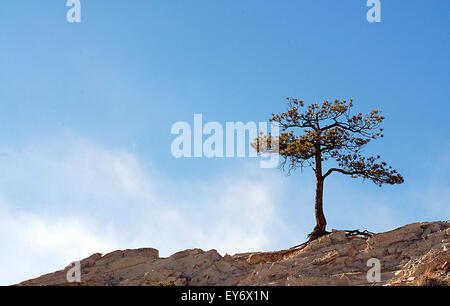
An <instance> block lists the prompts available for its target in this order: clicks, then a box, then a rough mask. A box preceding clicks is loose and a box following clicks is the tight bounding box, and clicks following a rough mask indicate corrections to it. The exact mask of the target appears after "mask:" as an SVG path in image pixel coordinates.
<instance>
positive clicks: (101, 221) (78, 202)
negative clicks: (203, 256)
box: [0, 138, 285, 284]
mask: <svg viewBox="0 0 450 306" xmlns="http://www.w3.org/2000/svg"><path fill="white" fill-rule="evenodd" d="M12 156H13V158H12V159H10V161H9V163H8V165H6V167H5V169H4V175H2V176H1V177H0V181H1V182H0V183H1V185H2V186H6V187H5V188H3V189H2V190H0V200H1V199H2V198H3V202H2V204H1V206H0V214H1V217H0V222H1V225H0V244H2V248H3V249H4V250H6V252H5V251H4V252H3V254H2V255H1V257H0V259H2V260H1V262H0V270H1V271H3V273H2V276H1V277H0V283H1V284H11V283H14V282H18V281H21V280H24V279H27V278H30V277H35V276H38V275H40V274H42V273H47V272H50V271H54V270H57V269H61V268H63V267H64V266H65V265H67V264H68V263H69V262H71V261H73V260H77V259H81V258H84V257H86V256H89V255H90V254H92V253H95V252H103V253H105V252H108V251H112V250H115V249H118V248H121V249H124V248H134V247H154V248H158V249H159V250H160V253H161V256H168V255H170V254H171V253H173V252H176V251H179V250H182V249H185V248H194V247H200V248H204V249H210V248H215V249H217V250H218V251H219V252H221V253H222V254H224V253H230V254H233V253H236V252H244V251H249V250H262V249H267V248H269V247H270V246H271V243H272V242H273V240H274V239H275V237H276V236H277V235H278V234H280V233H282V232H283V231H284V230H285V228H284V226H283V224H282V222H281V219H280V217H279V216H278V215H277V209H276V207H275V203H276V199H275V197H276V191H277V190H276V188H277V186H278V185H277V183H276V178H274V177H273V176H270V175H269V176H267V177H265V178H259V177H258V176H257V175H255V174H254V173H253V174H252V171H253V169H252V168H251V167H249V168H248V169H246V171H245V173H246V174H245V175H243V174H242V172H241V171H237V172H236V173H234V172H233V171H228V172H227V173H222V175H218V176H217V178H216V180H211V179H210V180H208V181H199V182H182V181H173V180H170V179H169V178H164V177H161V175H154V174H152V173H151V171H143V170H142V169H143V167H142V166H141V165H140V163H139V161H138V160H137V159H136V158H135V157H134V156H133V155H132V154H129V153H127V152H123V151H120V150H107V149H105V148H103V147H100V146H98V145H95V144H92V143H89V142H87V141H86V140H83V139H79V138H78V139H71V140H70V141H67V139H66V140H65V141H64V143H62V142H61V143H55V142H54V143H46V144H45V145H43V144H41V145H40V146H38V147H36V146H35V147H31V148H27V149H24V150H22V151H16V152H13V153H12ZM253 172H254V171H253ZM8 187H11V188H9V189H8ZM188 190H189V191H188ZM177 191H179V192H177ZM7 203H8V204H7ZM17 254H18V255H19V256H17Z"/></svg>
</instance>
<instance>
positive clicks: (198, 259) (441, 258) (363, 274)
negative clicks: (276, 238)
mask: <svg viewBox="0 0 450 306" xmlns="http://www.w3.org/2000/svg"><path fill="white" fill-rule="evenodd" d="M449 249H450V222H448V221H446V222H426V223H413V224H409V225H406V226H403V227H400V228H397V229H395V230H392V231H389V232H385V233H380V234H375V235H374V236H372V237H370V238H368V239H363V238H358V237H348V236H346V234H345V232H344V231H333V232H332V233H331V234H329V235H327V236H324V237H322V238H320V239H318V240H315V241H313V242H311V243H309V244H308V245H307V246H306V247H304V248H303V249H301V250H284V251H278V252H259V253H244V254H235V255H233V256H230V255H225V256H223V257H222V256H221V255H220V254H218V253H217V252H216V251H215V250H210V251H207V252H205V251H203V250H201V249H191V250H185V251H181V252H178V253H175V254H173V255H172V256H170V257H167V258H161V257H159V252H158V250H156V249H152V248H144V249H135V250H123V251H122V250H120V251H114V252H111V253H109V254H106V255H102V254H99V253H97V254H93V255H92V256H90V257H88V258H85V259H83V260H81V283H79V284H77V285H100V286H116V285H119V286H126V285H138V286H147V285H158V284H159V285H182V286H184V285H191V286H195V285H275V286H276V285H290V286H298V285H374V284H373V283H369V282H368V280H367V272H368V271H369V269H371V267H369V266H368V265H367V262H368V260H369V259H371V258H376V259H378V260H379V261H380V270H381V281H380V282H378V283H375V285H447V286H448V285H449V284H450V276H449V266H450V251H449ZM70 268H71V267H70V266H68V267H66V268H65V269H63V270H61V271H57V272H54V273H50V274H46V275H43V276H41V277H38V278H35V279H31V280H27V281H24V282H22V283H20V284H19V285H33V286H40V285H73V284H69V283H67V279H66V274H67V271H68V270H69V269H70Z"/></svg>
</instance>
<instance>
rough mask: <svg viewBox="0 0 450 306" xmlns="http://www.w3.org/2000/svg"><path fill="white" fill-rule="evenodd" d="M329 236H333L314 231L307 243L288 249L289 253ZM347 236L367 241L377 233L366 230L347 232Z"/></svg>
mask: <svg viewBox="0 0 450 306" xmlns="http://www.w3.org/2000/svg"><path fill="white" fill-rule="evenodd" d="M328 234H331V233H330V232H325V234H322V235H317V234H315V233H314V231H313V232H312V233H311V234H309V235H308V237H309V239H308V240H307V241H305V242H303V243H302V244H299V245H296V246H293V247H291V248H289V249H288V251H290V250H301V249H303V248H305V247H306V246H307V245H308V244H309V243H310V242H312V241H314V240H316V239H317V238H320V237H322V236H326V235H328ZM345 235H346V236H347V237H348V238H362V239H367V238H369V237H372V236H373V235H375V233H372V232H369V231H368V230H364V231H362V232H361V231H360V230H359V229H356V230H345Z"/></svg>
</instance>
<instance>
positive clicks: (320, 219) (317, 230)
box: [308, 153, 328, 240]
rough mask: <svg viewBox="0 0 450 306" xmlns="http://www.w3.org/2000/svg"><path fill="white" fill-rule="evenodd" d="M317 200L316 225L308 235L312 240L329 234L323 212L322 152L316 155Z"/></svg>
mask: <svg viewBox="0 0 450 306" xmlns="http://www.w3.org/2000/svg"><path fill="white" fill-rule="evenodd" d="M315 159H316V169H315V172H316V201H315V213H316V226H315V227H314V230H313V231H312V233H310V234H309V235H308V236H309V238H310V240H314V239H317V238H319V237H321V236H324V235H326V234H328V232H327V231H326V230H325V228H326V226H327V221H326V219H325V215H324V214H323V181H324V178H323V176H322V156H321V154H320V153H319V154H317V155H316V158H315Z"/></svg>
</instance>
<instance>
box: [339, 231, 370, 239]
mask: <svg viewBox="0 0 450 306" xmlns="http://www.w3.org/2000/svg"><path fill="white" fill-rule="evenodd" d="M345 235H346V236H347V237H349V238H363V239H367V238H369V237H372V236H373V235H375V233H372V232H369V231H368V230H365V231H362V232H360V231H359V229H356V230H346V231H345Z"/></svg>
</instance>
